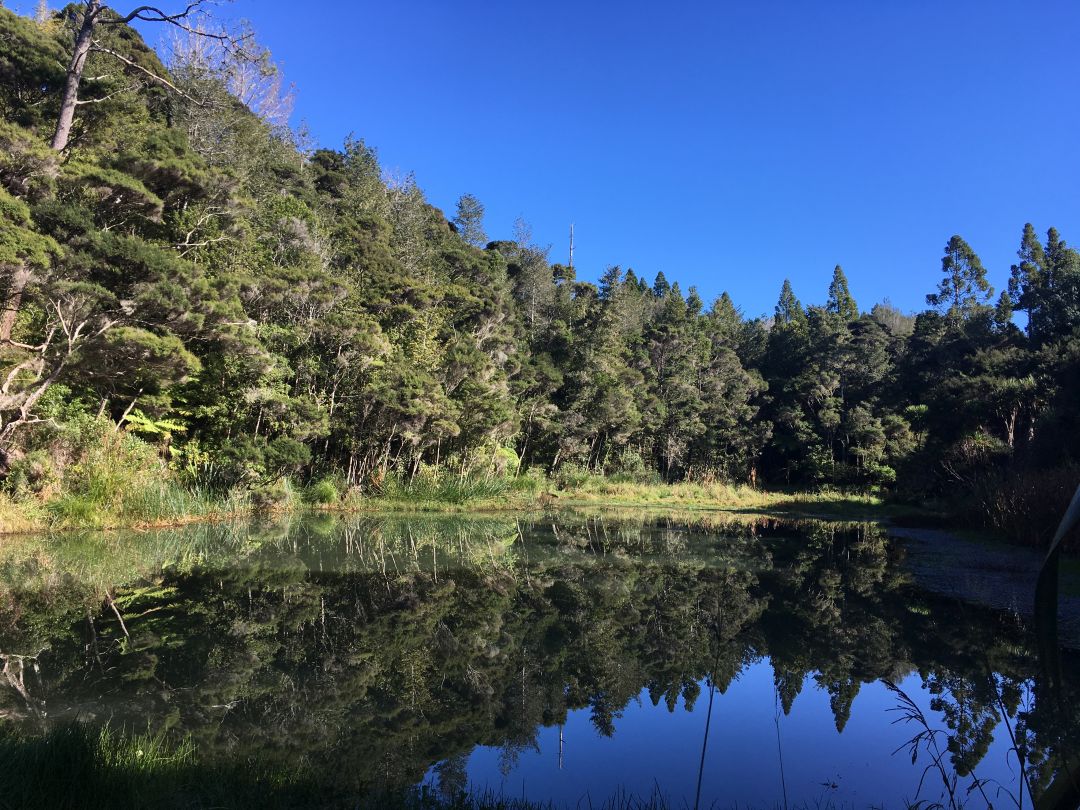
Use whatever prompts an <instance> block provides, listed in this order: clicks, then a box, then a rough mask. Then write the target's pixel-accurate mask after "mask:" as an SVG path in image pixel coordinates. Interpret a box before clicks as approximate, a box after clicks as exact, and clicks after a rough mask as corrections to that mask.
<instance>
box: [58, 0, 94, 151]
mask: <svg viewBox="0 0 1080 810" xmlns="http://www.w3.org/2000/svg"><path fill="white" fill-rule="evenodd" d="M99 14H101V0H86V8H85V9H84V11H83V18H82V25H80V26H79V34H78V36H76V37H75V50H74V51H72V54H71V61H70V62H69V63H68V68H67V77H66V78H65V80H64V94H63V96H61V99H60V115H59V116H58V117H57V119H56V133H55V134H54V135H53V139H52V144H51V146H52V148H53V149H55V150H56V151H57V152H62V151H63V150H64V149H66V148H67V145H68V141H69V140H70V139H71V125H72V124H73V123H74V122H75V108H76V107H77V106H78V104H79V83H80V82H81V81H82V74H83V68H85V67H86V57H87V56H89V55H90V45H91V44H92V42H93V35H94V26H95V25H97V20H98V15H99Z"/></svg>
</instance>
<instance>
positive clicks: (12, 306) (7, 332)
mask: <svg viewBox="0 0 1080 810" xmlns="http://www.w3.org/2000/svg"><path fill="white" fill-rule="evenodd" d="M10 278H11V280H10V281H9V282H8V288H7V290H6V291H5V293H4V310H3V312H2V313H0V343H7V342H8V341H9V340H11V330H12V329H13V328H14V326H15V316H17V315H18V314H19V306H20V305H21V304H22V296H23V291H24V290H25V289H26V285H27V284H28V283H29V281H30V268H29V267H27V266H26V265H25V264H23V265H20V266H18V267H14V268H11V276H10Z"/></svg>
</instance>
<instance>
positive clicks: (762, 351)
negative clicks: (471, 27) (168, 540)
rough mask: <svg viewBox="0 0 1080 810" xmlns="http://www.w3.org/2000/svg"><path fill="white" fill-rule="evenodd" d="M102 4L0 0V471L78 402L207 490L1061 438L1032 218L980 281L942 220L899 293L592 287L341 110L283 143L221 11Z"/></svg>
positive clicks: (990, 464)
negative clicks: (427, 192)
mask: <svg viewBox="0 0 1080 810" xmlns="http://www.w3.org/2000/svg"><path fill="white" fill-rule="evenodd" d="M195 6H198V4H195ZM91 13H93V14H94V15H96V16H95V17H94V19H93V23H94V25H92V26H91V28H92V31H91V32H90V33H89V34H86V33H85V32H86V29H87V19H88V16H87V15H89V14H91ZM147 15H149V16H147ZM130 19H132V18H131V17H130V15H129V16H128V17H126V18H125V17H124V16H123V15H121V14H119V13H116V12H114V11H113V10H112V9H111V8H109V7H108V6H105V5H103V4H102V3H100V2H94V3H84V4H73V5H69V6H68V7H67V8H65V9H64V10H63V11H61V12H58V13H56V14H42V15H41V16H40V17H39V18H38V19H37V20H32V19H29V18H24V17H20V16H17V15H15V14H13V13H12V12H10V11H7V10H0V41H2V42H3V47H2V49H0V114H2V120H0V268H2V271H0V301H2V303H3V313H2V315H0V471H2V472H0V475H3V477H4V482H5V483H4V486H5V487H6V488H7V489H9V490H10V491H12V492H27V491H41V490H42V489H45V488H47V487H48V485H49V484H48V482H49V481H50V480H53V479H54V478H55V477H56V476H57V475H61V474H63V470H65V469H68V468H69V467H70V466H71V465H74V464H77V463H78V461H79V458H80V453H82V452H84V450H85V446H86V438H85V437H86V436H91V435H92V436H99V435H100V432H101V430H102V428H101V425H102V424H104V423H106V422H107V423H108V424H109V425H114V426H117V428H118V429H122V430H125V431H127V432H128V433H130V434H131V435H133V436H138V437H141V438H142V439H143V440H144V441H145V442H147V443H148V444H150V445H152V446H153V447H154V452H155V453H156V454H157V455H159V456H160V458H161V459H162V460H163V463H167V464H168V465H169V467H170V468H171V469H172V470H173V471H174V474H175V475H176V476H178V477H179V478H181V479H182V480H184V481H185V482H188V483H190V484H198V485H199V486H205V487H209V488H214V489H218V490H227V489H230V488H235V487H252V486H256V485H259V484H260V483H265V482H268V481H274V480H278V479H280V478H282V477H284V476H293V477H299V478H301V479H305V480H310V479H317V478H320V477H325V476H333V477H335V478H336V479H338V480H341V481H342V482H343V483H344V484H346V485H347V486H351V487H368V488H372V487H374V488H377V487H378V485H379V482H380V481H382V480H384V479H385V477H386V476H388V475H396V476H402V477H405V478H411V477H414V476H417V475H422V474H428V473H429V472H430V471H431V470H432V469H444V470H453V471H455V472H456V473H457V474H459V475H461V476H468V475H494V474H498V475H517V474H521V473H522V472H524V471H528V470H538V471H542V472H544V473H545V474H558V473H559V471H560V470H564V469H582V470H588V471H592V472H596V473H603V474H607V475H620V476H625V477H630V478H636V479H648V478H654V479H655V478H659V479H663V480H667V481H674V480H680V479H686V478H696V479H717V480H725V481H748V482H753V483H761V484H772V485H777V484H784V485H793V486H795V485H799V486H807V485H821V484H835V485H845V486H857V487H885V488H896V489H905V488H906V489H907V490H910V491H913V492H919V493H924V494H935V493H937V494H940V493H942V492H946V491H949V490H950V489H952V488H954V487H955V486H956V485H958V484H962V485H963V486H964V487H966V488H967V489H968V490H971V489H972V488H976V487H977V486H978V485H979V482H980V481H981V480H983V479H984V478H985V476H986V474H987V471H998V472H999V473H1001V474H1006V473H1007V474H1010V475H1013V476H1019V475H1021V474H1022V475H1035V474H1037V473H1039V471H1043V472H1045V471H1047V470H1062V469H1066V470H1068V469H1074V468H1071V467H1070V465H1072V464H1075V462H1076V461H1077V459H1078V458H1080V424H1078V422H1080V409H1078V408H1077V407H1076V403H1077V402H1080V331H1078V326H1080V254H1078V252H1077V251H1076V250H1075V249H1073V248H1072V247H1069V246H1068V245H1067V244H1066V243H1065V241H1064V240H1063V239H1062V237H1061V235H1060V234H1059V233H1058V232H1057V231H1056V230H1054V229H1053V228H1051V229H1049V230H1048V231H1047V232H1046V236H1045V238H1042V237H1040V235H1039V232H1038V231H1037V230H1036V228H1035V227H1034V226H1032V225H1031V224H1028V225H1024V226H1023V228H1022V230H1021V232H1020V235H1019V249H1018V258H1017V262H1016V264H1015V265H1013V267H1012V269H1011V275H1010V280H1009V283H1008V288H1007V289H1005V290H1002V291H1000V294H997V295H995V291H994V290H993V289H992V288H991V286H990V284H989V282H988V280H987V276H986V270H985V268H984V267H983V265H982V263H981V262H980V260H979V257H978V256H977V255H976V253H975V251H974V250H973V249H972V247H971V246H970V245H968V244H967V243H966V242H965V241H964V240H963V239H962V238H961V237H960V236H953V237H952V238H950V239H949V240H948V243H947V244H946V246H945V249H944V255H943V257H942V259H941V271H942V275H941V283H940V286H939V287H938V288H937V289H935V290H933V291H931V292H930V294H929V295H927V309H926V310H925V311H922V312H919V313H917V314H906V313H903V312H900V311H898V310H897V309H896V308H894V307H892V306H890V305H889V304H888V302H884V303H878V304H875V305H874V306H872V307H871V308H869V309H866V308H864V307H860V306H859V305H858V304H857V303H856V300H855V298H854V297H853V294H852V291H851V290H850V289H849V286H848V282H847V279H846V277H845V275H844V272H843V270H842V269H841V268H840V267H839V266H837V267H836V268H835V270H834V271H833V275H832V280H831V283H830V284H829V285H828V288H827V289H822V290H821V293H822V294H824V295H825V303H824V304H822V305H817V304H813V305H804V304H803V303H802V302H801V301H800V300H799V298H798V297H797V296H796V293H795V291H794V289H793V288H792V285H791V284H790V283H789V282H788V281H784V282H783V285H782V288H781V290H780V294H779V300H778V302H777V305H776V309H775V313H774V314H772V315H771V316H768V317H746V316H745V315H744V314H743V313H742V312H741V311H740V309H739V308H738V307H737V305H736V304H735V302H734V301H732V299H731V297H730V296H729V295H727V294H726V293H724V294H723V295H721V296H720V297H719V298H717V299H716V300H715V301H713V302H711V304H706V302H704V301H703V300H702V299H701V297H700V296H699V295H698V293H697V291H696V290H695V289H694V288H692V287H691V288H689V289H687V290H683V289H682V288H681V287H680V285H679V284H678V283H677V282H674V281H669V280H668V279H667V278H666V277H665V276H664V274H663V273H659V274H657V275H656V276H655V278H654V279H653V280H652V281H651V282H650V281H648V280H647V279H645V278H643V277H642V276H640V275H639V274H637V273H635V272H634V271H633V270H631V269H626V270H623V269H621V268H619V267H611V268H609V269H608V270H606V271H605V272H604V274H603V275H602V276H601V277H600V279H599V281H598V283H595V284H594V283H590V282H587V281H583V280H580V279H578V278H577V277H576V273H575V268H572V267H568V266H565V265H562V264H558V263H552V262H550V261H549V257H548V251H547V250H546V249H545V248H543V247H541V246H538V245H537V244H536V243H535V242H534V240H533V239H532V237H531V235H530V233H529V229H528V227H527V225H525V224H524V223H519V224H518V227H517V228H516V232H515V234H514V238H512V239H508V240H494V241H493V240H489V238H488V236H487V235H486V234H485V231H484V223H483V205H482V204H481V203H480V201H479V200H477V199H476V198H475V197H473V196H471V195H467V194H466V195H463V196H462V198H461V200H460V201H459V203H458V206H457V211H456V212H455V215H454V216H452V217H447V216H446V215H445V214H444V213H443V212H441V211H439V210H438V209H437V208H435V207H434V206H432V205H431V204H430V203H429V202H428V201H427V200H426V198H425V197H424V194H423V192H422V191H421V189H420V187H419V186H418V185H417V182H416V180H415V178H413V177H412V176H411V175H406V176H403V177H395V176H391V175H390V174H388V173H387V172H386V171H384V169H383V167H381V166H380V164H379V161H378V155H377V153H376V151H375V150H374V149H373V148H372V147H371V146H369V145H368V144H366V143H365V142H364V141H363V140H361V139H358V138H353V137H350V138H349V139H347V140H346V142H345V143H344V145H343V147H342V148H341V149H326V148H313V147H312V145H311V144H310V141H309V139H308V138H307V136H306V135H305V133H303V132H302V131H299V132H298V131H295V130H291V129H290V128H289V127H288V126H287V125H286V121H287V119H288V105H289V101H290V98H291V97H290V95H289V93H288V91H287V90H286V89H285V88H284V85H283V83H282V81H281V76H280V73H279V72H278V71H277V69H276V66H275V65H274V62H273V59H272V57H271V55H270V54H269V52H268V51H266V50H265V49H262V48H261V47H259V46H258V44H257V42H256V40H255V38H254V37H253V36H252V35H251V33H250V32H243V33H242V35H241V36H240V37H233V38H229V37H226V36H224V35H218V34H213V35H207V30H208V29H205V28H199V26H198V24H197V23H196V22H195V21H193V20H191V19H189V18H186V17H179V16H177V15H173V16H172V17H170V15H168V14H165V13H163V12H158V11H157V10H156V9H152V10H151V11H150V12H143V17H141V18H140V19H150V20H158V21H164V22H167V23H168V22H172V23H174V24H173V25H171V26H165V27H168V28H171V29H172V30H174V32H175V33H176V36H175V37H174V38H173V41H172V43H171V44H170V46H169V47H168V48H166V49H164V51H165V53H164V55H159V54H158V53H156V52H155V51H154V50H152V49H150V48H148V47H147V46H146V45H145V44H144V43H143V41H142V39H141V38H140V37H139V35H138V34H137V33H136V32H135V31H134V30H133V29H131V28H130V27H128V25H127V24H126V22H125V20H130ZM177 19H179V20H180V21H181V22H182V24H180V25H177V24H175V23H176V20H177ZM84 34H85V37H86V40H87V41H88V42H90V43H91V45H92V46H87V47H86V49H85V50H84V51H83V52H82V55H81V56H79V54H78V53H77V52H76V50H74V49H76V45H77V43H79V42H83V40H82V37H83V35H84ZM236 42H242V43H243V45H242V47H233V46H232V43H236ZM83 44H84V45H85V44H86V43H85V42H84V43H83ZM80 47H81V46H80ZM80 59H81V61H80ZM76 63H78V68H79V75H78V77H77V82H76V90H77V92H75V93H73V92H72V89H71V85H72V75H71V70H72V67H73V66H74V65H76ZM65 66H66V67H65ZM58 133H62V135H63V137H60V135H58ZM929 260H930V259H929V257H928V261H929ZM823 287H824V285H823ZM1017 313H1022V317H1018V316H1017ZM1018 322H1019V323H1020V324H1022V325H1018ZM95 426H96V427H95ZM95 431H97V432H95ZM1069 475H1072V473H1069Z"/></svg>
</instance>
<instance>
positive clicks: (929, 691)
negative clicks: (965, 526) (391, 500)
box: [0, 513, 1080, 808]
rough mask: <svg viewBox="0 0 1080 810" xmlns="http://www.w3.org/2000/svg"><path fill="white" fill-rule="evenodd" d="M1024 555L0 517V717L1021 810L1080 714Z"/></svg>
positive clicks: (877, 540)
mask: <svg viewBox="0 0 1080 810" xmlns="http://www.w3.org/2000/svg"><path fill="white" fill-rule="evenodd" d="M899 535H906V536H899ZM1036 565H1037V556H1036V555H1029V554H1026V553H1024V552H1017V551H1001V550H995V549H993V548H990V547H983V546H979V545H977V544H963V543H962V542H961V541H958V540H955V539H951V538H948V537H947V536H944V535H940V536H939V535H936V534H935V533H930V532H923V533H920V532H907V533H904V532H894V533H893V534H891V535H890V534H889V533H888V532H887V531H886V530H885V529H883V528H881V527H879V526H876V525H873V524H853V523H831V522H822V521H798V522H783V521H779V520H774V519H771V518H761V517H755V518H735V517H724V518H707V519H703V518H694V519H691V520H675V519H671V518H652V517H650V518H643V517H641V516H634V515H630V514H625V513H612V514H601V513H597V514H590V515H573V514H558V515H552V516H547V517H543V518H536V517H530V518H528V519H524V518H523V519H516V518H514V517H503V516H487V517H425V516H415V515H414V516H400V517H394V516H385V517H378V518H374V517H363V518H358V517H355V516H353V517H344V518H343V517H334V516H329V515H314V516H306V517H302V518H301V517H297V518H292V519H287V520H283V521H277V522H274V521H266V522H253V523H244V524H226V525H203V526H194V527H188V528H185V529H181V530H173V531H162V532H151V533H113V534H87V535H84V536H79V535H66V536H58V537H53V538H48V539H46V540H42V539H41V538H33V539H32V540H31V539H30V538H24V539H11V540H9V541H6V542H5V543H4V544H3V545H2V546H0V654H3V660H4V662H5V664H6V669H5V672H4V677H3V678H0V726H2V725H9V726H12V725H14V726H18V727H20V728H21V729H23V730H24V731H26V732H29V733H35V732H37V731H38V730H44V729H46V728H47V727H49V726H50V724H57V723H64V722H69V721H71V720H72V719H79V720H81V721H84V722H89V723H92V724H105V723H108V724H110V725H111V726H113V727H120V728H125V729H127V730H130V731H135V732H145V731H147V730H148V729H149V730H151V731H158V730H167V731H168V734H170V735H173V736H175V737H176V738H178V739H180V738H185V737H187V738H190V739H191V740H193V742H194V743H195V745H196V747H197V750H198V752H199V755H200V757H202V758H204V759H214V758H222V759H232V760H235V759H238V758H239V759H245V758H257V759H259V760H260V761H262V762H264V763H279V764H281V765H283V766H285V767H294V766H297V767H299V766H303V767H307V768H310V769H314V770H315V771H316V772H317V773H318V774H319V778H320V779H322V780H325V781H326V782H327V783H330V784H332V786H333V787H334V788H336V789H339V790H341V791H343V792H346V793H350V794H355V795H363V794H368V793H371V792H372V791H383V790H391V791H393V790H398V789H403V788H407V787H409V786H415V785H426V786H428V787H429V788H430V789H431V790H432V791H436V792H445V793H446V794H450V793H453V792H455V791H458V790H461V789H469V790H476V791H487V790H490V791H494V792H496V793H502V794H504V795H507V796H512V797H525V798H528V799H534V800H540V801H551V802H552V803H554V804H555V805H556V806H567V807H587V806H589V803H590V802H591V803H592V804H593V805H594V806H598V805H600V804H601V803H602V802H603V801H605V800H607V799H609V798H611V797H612V796H616V795H620V794H621V795H624V796H638V797H650V796H654V797H663V798H664V799H665V800H666V801H667V802H668V803H669V805H670V806H674V807H683V806H687V807H694V806H695V805H700V806H701V807H708V806H716V807H732V806H736V805H737V806H740V807H748V806H749V807H785V806H786V807H792V808H793V807H798V806H810V807H820V806H843V807H853V808H868V807H906V806H908V804H910V803H913V802H916V801H920V800H922V801H924V802H927V803H931V804H932V803H942V804H944V805H945V806H948V805H949V803H950V791H951V792H952V794H953V798H954V799H956V800H959V801H960V802H962V804H963V805H964V806H965V807H985V806H987V804H989V803H992V804H994V805H995V806H1000V807H1009V806H1012V807H1015V806H1017V804H1018V803H1020V804H1022V805H1023V806H1025V807H1026V806H1030V803H1031V794H1032V792H1034V793H1035V795H1036V796H1038V795H1039V794H1040V793H1041V792H1043V791H1045V790H1046V789H1047V787H1048V786H1049V785H1050V784H1051V783H1052V782H1053V780H1054V778H1055V776H1056V775H1057V774H1058V773H1059V772H1060V771H1061V770H1062V767H1063V766H1062V763H1064V762H1068V761H1070V759H1073V756H1072V754H1071V753H1070V752H1075V751H1076V750H1077V748H1076V745H1075V742H1076V741H1075V737H1076V735H1077V729H1078V727H1080V700H1078V698H1080V649H1078V648H1080V644H1078V642H1077V639H1076V638H1075V636H1076V635H1077V633H1076V632H1075V622H1074V620H1073V618H1072V615H1073V614H1076V613H1080V611H1077V610H1076V605H1075V602H1076V599H1075V598H1074V597H1070V596H1069V593H1070V592H1073V593H1075V587H1074V585H1075V584H1074V583H1070V582H1069V581H1066V583H1065V589H1064V593H1065V596H1064V598H1063V600H1062V601H1063V612H1064V614H1065V615H1064V616H1063V620H1062V632H1061V640H1060V644H1061V649H1060V661H1061V668H1062V671H1063V673H1064V681H1063V684H1062V685H1061V689H1058V690H1056V691H1055V690H1051V689H1050V688H1049V687H1048V685H1047V684H1046V682H1045V679H1044V678H1043V676H1042V672H1043V667H1042V662H1041V660H1040V656H1039V653H1038V647H1037V645H1036V643H1035V639H1034V634H1033V631H1032V629H1031V622H1030V618H1029V615H1028V614H1029V612H1030V607H1029V606H1030V592H1029V587H1030V583H1031V582H1032V581H1033V580H1032V577H1031V575H1030V572H1031V571H1032V570H1034V566H1036ZM1071 622H1072V623H1071ZM1069 706H1071V707H1073V711H1069V710H1068V709H1066V708H1063V707H1069ZM913 741H914V742H913ZM953 784H955V786H953Z"/></svg>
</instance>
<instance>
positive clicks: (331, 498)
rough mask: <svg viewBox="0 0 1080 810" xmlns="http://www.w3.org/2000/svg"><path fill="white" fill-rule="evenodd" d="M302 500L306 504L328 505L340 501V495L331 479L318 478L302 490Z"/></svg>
mask: <svg viewBox="0 0 1080 810" xmlns="http://www.w3.org/2000/svg"><path fill="white" fill-rule="evenodd" d="M303 498H304V501H305V502H306V503H314V504H322V505H329V504H334V503H337V502H338V501H339V500H340V499H341V493H339V492H338V485H337V483H336V482H335V481H334V480H333V479H330V478H320V479H319V480H318V481H313V482H312V483H310V484H308V485H307V487H305V488H304V495H303Z"/></svg>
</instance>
